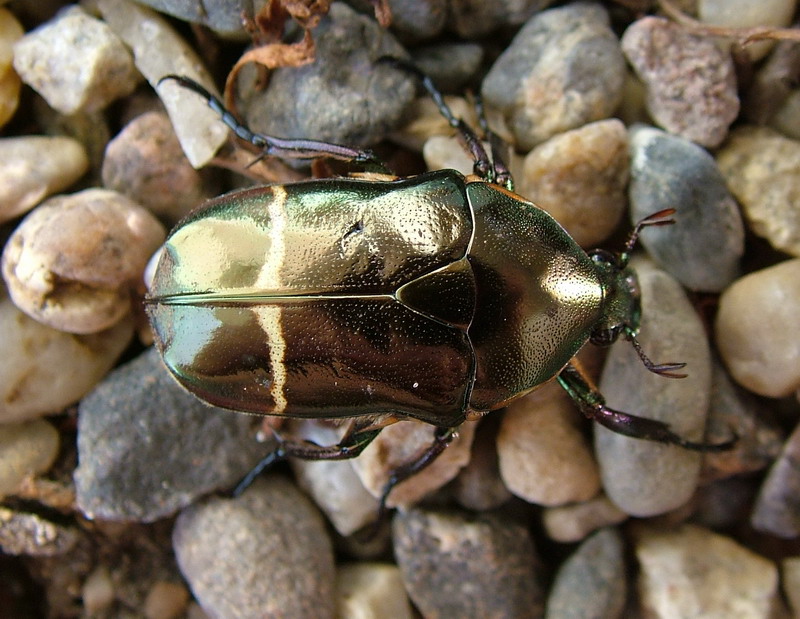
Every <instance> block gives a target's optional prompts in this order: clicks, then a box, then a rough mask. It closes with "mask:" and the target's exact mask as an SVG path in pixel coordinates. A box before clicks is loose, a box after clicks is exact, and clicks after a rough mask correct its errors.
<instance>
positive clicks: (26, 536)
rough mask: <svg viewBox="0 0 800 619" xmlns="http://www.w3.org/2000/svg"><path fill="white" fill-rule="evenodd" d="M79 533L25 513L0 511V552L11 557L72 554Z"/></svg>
mask: <svg viewBox="0 0 800 619" xmlns="http://www.w3.org/2000/svg"><path fill="white" fill-rule="evenodd" d="M80 537H81V534H80V532H79V531H78V529H76V528H74V527H70V526H66V525H60V524H56V523H55V522H51V521H50V520H46V519H45V518H43V517H41V516H38V515H36V514H30V513H27V512H21V511H14V510H12V509H8V508H6V507H0V549H2V551H3V552H5V553H6V554H10V555H28V556H31V557H53V556H58V555H64V554H66V553H68V552H69V551H70V550H72V549H73V548H74V547H75V545H76V544H77V543H78V541H79V540H80Z"/></svg>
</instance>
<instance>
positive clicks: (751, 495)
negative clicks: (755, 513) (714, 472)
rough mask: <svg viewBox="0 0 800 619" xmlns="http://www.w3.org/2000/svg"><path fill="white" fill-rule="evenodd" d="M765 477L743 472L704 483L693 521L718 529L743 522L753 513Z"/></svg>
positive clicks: (696, 501) (697, 497)
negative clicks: (758, 491) (759, 488)
mask: <svg viewBox="0 0 800 619" xmlns="http://www.w3.org/2000/svg"><path fill="white" fill-rule="evenodd" d="M704 476H705V474H704ZM761 481H762V479H761V478H760V477H756V476H747V475H740V476H734V477H726V478H724V479H718V480H716V481H712V482H711V483H704V484H703V486H702V492H698V493H697V495H695V498H694V500H693V501H692V510H693V512H694V513H693V514H692V522H693V523H694V524H698V525H703V526H705V527H708V528H709V529H714V530H720V529H730V528H732V527H737V526H739V525H740V524H741V523H742V522H743V521H746V519H747V517H748V515H749V514H750V511H751V509H752V507H753V502H754V501H755V496H756V492H757V490H758V485H759V484H760V483H761Z"/></svg>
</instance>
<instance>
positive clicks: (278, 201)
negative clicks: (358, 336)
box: [256, 185, 286, 414]
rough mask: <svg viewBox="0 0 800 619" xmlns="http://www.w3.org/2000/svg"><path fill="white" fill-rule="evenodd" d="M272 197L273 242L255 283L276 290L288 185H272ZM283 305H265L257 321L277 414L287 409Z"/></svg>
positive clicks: (284, 247)
mask: <svg viewBox="0 0 800 619" xmlns="http://www.w3.org/2000/svg"><path fill="white" fill-rule="evenodd" d="M270 189H271V190H272V199H271V200H269V205H268V210H269V218H270V224H271V226H270V246H269V250H268V252H267V255H266V256H265V257H264V268H263V269H262V270H261V273H260V274H259V276H258V279H257V280H256V286H257V287H259V288H262V289H265V290H275V289H278V288H280V287H281V285H282V284H283V282H282V281H281V275H280V274H281V270H282V268H283V262H284V260H285V258H286V244H285V235H284V231H285V229H286V189H285V188H283V187H282V186H280V185H273V186H272V187H271V188H270ZM281 312H282V309H281V308H280V307H279V306H275V305H272V306H266V307H262V308H260V309H259V310H258V311H257V315H258V322H259V324H260V325H261V329H262V330H263V331H264V335H265V336H266V339H267V344H268V345H269V364H270V367H271V369H272V385H271V387H270V394H271V395H272V399H273V401H274V402H275V409H274V412H275V414H280V413H282V412H284V411H285V410H286V394H285V392H284V391H285V388H286V368H285V367H284V364H283V361H284V353H285V352H286V341H285V339H284V337H283V325H282V323H281Z"/></svg>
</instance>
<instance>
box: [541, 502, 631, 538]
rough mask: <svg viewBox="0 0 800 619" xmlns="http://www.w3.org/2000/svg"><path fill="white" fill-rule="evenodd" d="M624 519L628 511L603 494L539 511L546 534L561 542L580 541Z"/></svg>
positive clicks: (626, 517)
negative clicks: (581, 501) (593, 532)
mask: <svg viewBox="0 0 800 619" xmlns="http://www.w3.org/2000/svg"><path fill="white" fill-rule="evenodd" d="M627 519H628V514H626V513H625V512H623V511H622V510H621V509H620V508H619V507H617V506H616V505H614V504H613V503H612V502H611V501H609V500H608V497H607V496H605V495H604V494H602V495H600V496H596V497H595V498H593V499H589V500H588V501H584V502H583V503H575V504H573V505H563V506H561V507H549V508H547V509H545V510H544V511H543V512H542V524H543V525H544V528H545V531H546V532H547V535H548V536H549V537H550V539H552V540H554V541H556V542H560V543H562V544H569V543H573V542H579V541H581V540H582V539H584V538H585V537H586V536H587V535H589V533H591V532H592V531H596V530H597V529H601V528H603V527H607V526H612V525H615V524H620V523H621V522H624V521H625V520H627Z"/></svg>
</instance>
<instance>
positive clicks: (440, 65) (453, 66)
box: [411, 41, 485, 94]
mask: <svg viewBox="0 0 800 619" xmlns="http://www.w3.org/2000/svg"><path fill="white" fill-rule="evenodd" d="M484 55H485V54H484V50H483V47H481V46H480V45H478V44H477V43H471V42H469V41H467V42H458V43H437V44H435V45H427V46H421V47H417V48H415V49H413V50H412V52H411V57H412V60H413V62H414V64H415V65H417V66H418V67H419V68H420V69H421V70H422V72H423V73H425V75H427V76H429V77H430V78H431V79H432V80H433V83H434V84H436V87H437V88H438V89H439V90H440V91H441V92H452V93H456V94H462V93H463V92H464V90H465V89H466V88H467V87H468V86H469V85H470V82H471V81H472V79H473V78H474V77H475V76H476V75H477V74H478V73H479V71H480V69H481V65H482V64H483V58H484Z"/></svg>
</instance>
